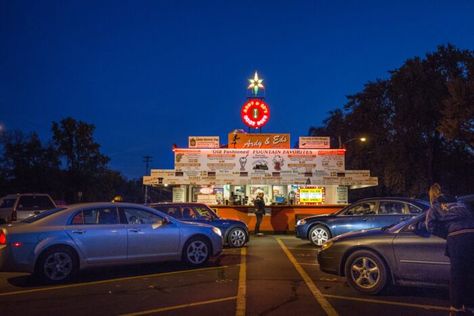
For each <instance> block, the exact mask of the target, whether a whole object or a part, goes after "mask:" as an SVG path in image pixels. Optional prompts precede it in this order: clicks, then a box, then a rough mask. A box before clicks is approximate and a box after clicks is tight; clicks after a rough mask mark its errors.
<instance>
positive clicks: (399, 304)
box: [324, 294, 449, 311]
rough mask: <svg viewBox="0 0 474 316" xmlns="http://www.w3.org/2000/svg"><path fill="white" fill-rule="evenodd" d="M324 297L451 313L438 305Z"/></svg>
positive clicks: (328, 295)
mask: <svg viewBox="0 0 474 316" xmlns="http://www.w3.org/2000/svg"><path fill="white" fill-rule="evenodd" d="M324 297H326V298H334V299H338V300H346V301H357V302H364V303H373V304H385V305H395V306H403V307H414V308H421V309H426V310H438V311H449V308H448V307H443V306H436V305H423V304H412V303H402V302H393V301H384V300H376V299H369V298H359V297H351V296H340V295H330V294H324Z"/></svg>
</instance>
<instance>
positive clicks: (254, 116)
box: [240, 99, 270, 128]
mask: <svg viewBox="0 0 474 316" xmlns="http://www.w3.org/2000/svg"><path fill="white" fill-rule="evenodd" d="M240 116H241V117H242V121H244V123H245V125H247V126H248V127H252V128H260V127H262V126H264V125H265V124H267V122H268V119H269V118H270V107H269V106H268V104H266V103H265V102H264V101H263V100H261V99H249V100H247V102H245V104H244V106H242V111H241V112H240Z"/></svg>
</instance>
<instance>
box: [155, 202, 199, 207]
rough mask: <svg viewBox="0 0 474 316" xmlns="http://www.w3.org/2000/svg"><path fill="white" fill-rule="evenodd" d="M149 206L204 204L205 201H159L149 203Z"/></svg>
mask: <svg viewBox="0 0 474 316" xmlns="http://www.w3.org/2000/svg"><path fill="white" fill-rule="evenodd" d="M149 205H150V206H168V205H170V206H178V205H185V206H193V205H194V206H200V205H205V206H207V205H206V204H205V203H197V202H159V203H150V204H149Z"/></svg>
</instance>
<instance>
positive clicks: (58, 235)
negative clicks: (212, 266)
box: [0, 203, 222, 282]
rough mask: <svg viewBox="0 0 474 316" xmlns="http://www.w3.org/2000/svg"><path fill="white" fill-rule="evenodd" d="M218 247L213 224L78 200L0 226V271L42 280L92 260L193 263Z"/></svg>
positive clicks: (61, 276)
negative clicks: (23, 274)
mask: <svg viewBox="0 0 474 316" xmlns="http://www.w3.org/2000/svg"><path fill="white" fill-rule="evenodd" d="M221 251H222V233H221V231H220V230H219V229H218V228H216V227H213V226H211V225H205V224H197V223H185V222H181V221H178V220H176V219H174V218H171V217H169V216H167V215H166V214H164V213H162V212H159V211H157V210H155V209H152V208H148V207H145V206H142V205H137V204H128V203H119V204H114V203H87V204H78V205H72V206H70V207H68V208H63V209H53V210H49V211H45V212H43V213H41V214H39V215H36V216H32V217H29V218H27V219H25V220H23V221H22V222H19V223H16V224H10V225H4V226H0V271H11V272H14V271H19V272H30V273H35V274H37V275H38V276H40V277H41V278H42V279H43V280H45V281H47V282H62V281H66V280H68V279H70V278H71V277H72V276H73V275H74V274H75V272H77V271H78V270H79V269H82V268H87V267H93V266H106V265H119V264H128V263H142V262H159V261H174V260H182V261H184V262H185V263H187V264H189V265H191V266H198V265H202V264H204V263H205V262H207V260H208V259H209V258H210V257H213V256H217V255H219V254H220V253H221Z"/></svg>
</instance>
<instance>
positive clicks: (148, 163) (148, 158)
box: [143, 156, 152, 204]
mask: <svg viewBox="0 0 474 316" xmlns="http://www.w3.org/2000/svg"><path fill="white" fill-rule="evenodd" d="M151 160H152V157H151V156H143V162H144V163H145V176H146V175H148V170H149V166H150V162H151ZM147 203H148V186H147V185H145V204H147Z"/></svg>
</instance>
